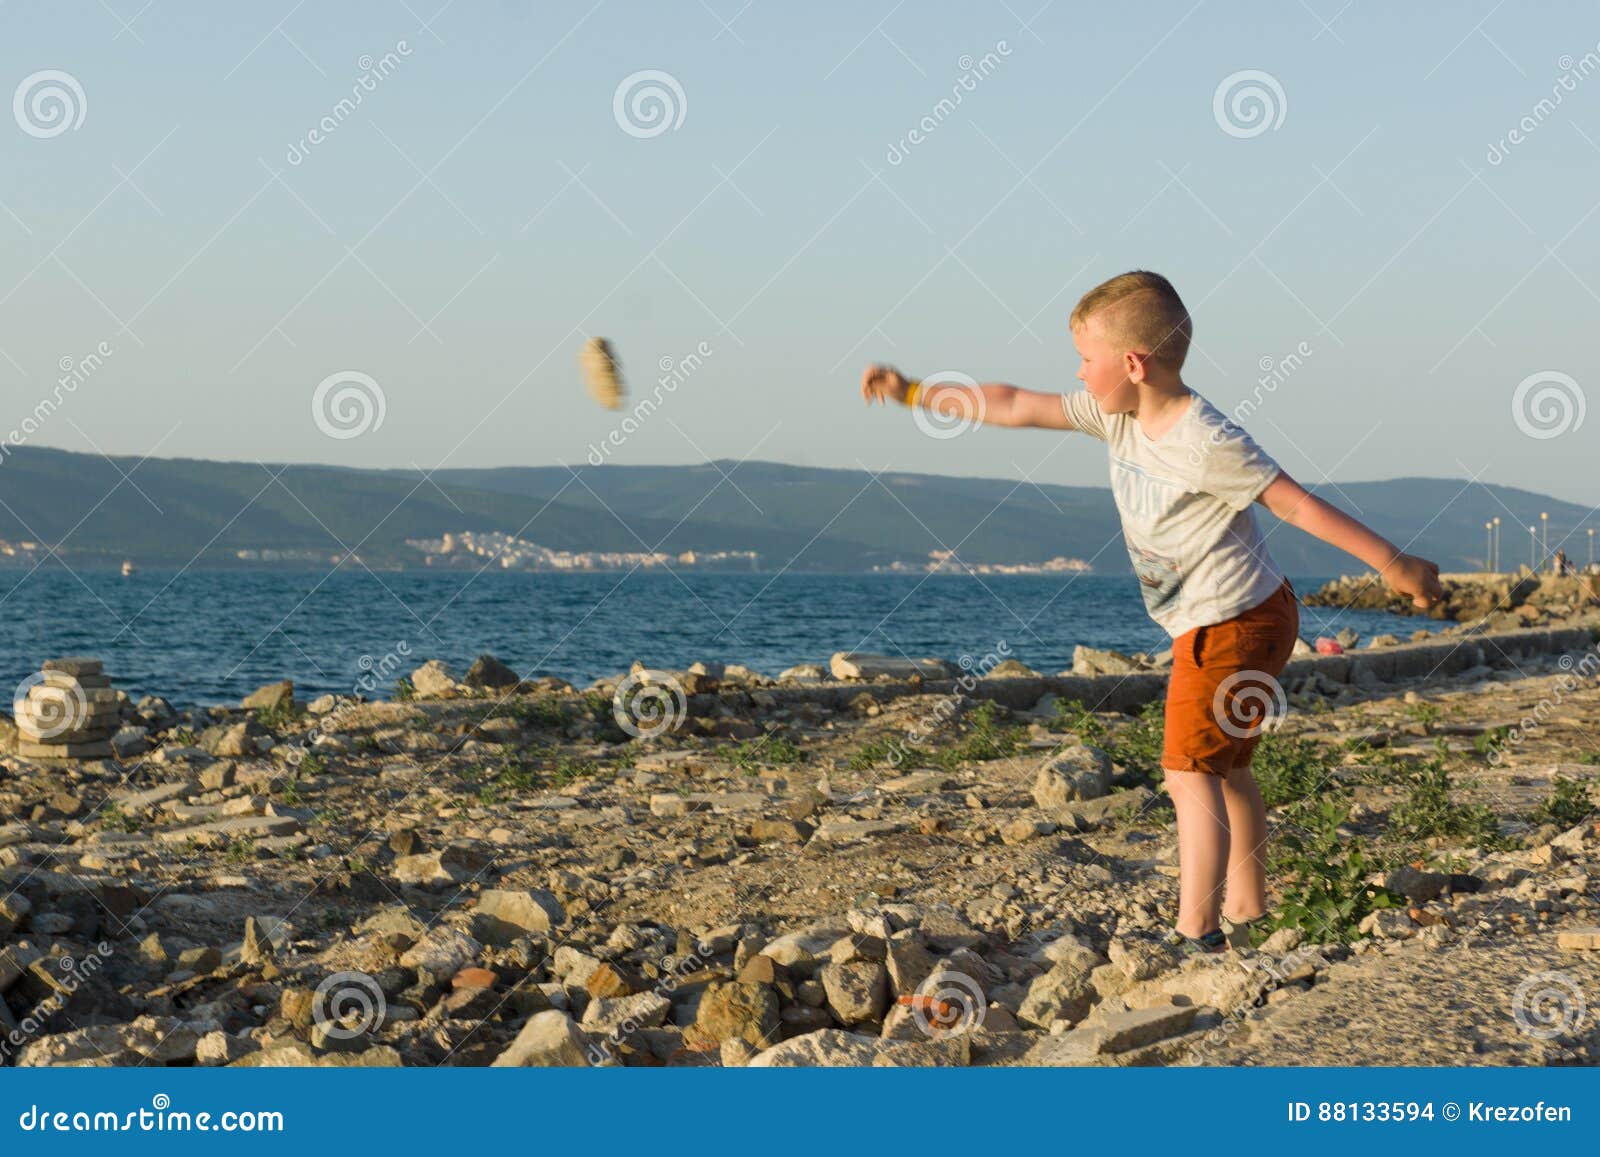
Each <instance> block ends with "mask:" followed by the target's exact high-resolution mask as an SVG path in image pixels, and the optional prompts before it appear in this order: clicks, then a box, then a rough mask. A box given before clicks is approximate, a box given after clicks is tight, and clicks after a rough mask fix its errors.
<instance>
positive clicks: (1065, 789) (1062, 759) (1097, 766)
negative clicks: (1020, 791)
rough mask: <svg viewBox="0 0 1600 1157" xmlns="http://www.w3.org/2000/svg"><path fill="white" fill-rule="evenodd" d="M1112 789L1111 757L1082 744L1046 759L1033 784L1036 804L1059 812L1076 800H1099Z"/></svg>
mask: <svg viewBox="0 0 1600 1157" xmlns="http://www.w3.org/2000/svg"><path fill="white" fill-rule="evenodd" d="M1110 788H1111V757H1110V756H1108V755H1107V754H1106V753H1105V752H1103V751H1101V750H1100V749H1099V748H1098V747H1090V746H1088V745H1087V744H1079V745H1077V746H1075V747H1069V748H1067V749H1066V750H1065V751H1062V752H1060V753H1059V754H1057V755H1053V756H1051V757H1050V758H1049V759H1047V760H1046V761H1045V762H1044V764H1043V766H1041V767H1040V768H1039V772H1038V775H1037V776H1035V777H1034V781H1033V800H1034V802H1035V803H1036V804H1038V805H1039V806H1040V807H1041V808H1046V809H1049V808H1059V807H1062V806H1064V805H1066V804H1069V803H1073V802H1075V801H1077V800H1091V799H1098V798H1100V797H1101V796H1103V795H1105V794H1106V792H1107V791H1109V790H1110Z"/></svg>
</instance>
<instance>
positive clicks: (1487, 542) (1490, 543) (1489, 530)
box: [1483, 522, 1494, 570]
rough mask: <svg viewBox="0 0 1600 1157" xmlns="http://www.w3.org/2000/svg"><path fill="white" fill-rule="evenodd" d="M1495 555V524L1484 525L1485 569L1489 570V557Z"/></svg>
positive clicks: (1487, 523)
mask: <svg viewBox="0 0 1600 1157" xmlns="http://www.w3.org/2000/svg"><path fill="white" fill-rule="evenodd" d="M1493 553H1494V523H1492V522H1486V523H1484V524H1483V569H1484V570H1488V569H1489V556H1490V555H1492V554H1493Z"/></svg>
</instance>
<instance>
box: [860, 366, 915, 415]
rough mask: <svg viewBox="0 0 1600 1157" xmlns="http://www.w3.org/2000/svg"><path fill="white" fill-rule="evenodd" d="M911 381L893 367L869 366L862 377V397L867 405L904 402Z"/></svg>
mask: <svg viewBox="0 0 1600 1157" xmlns="http://www.w3.org/2000/svg"><path fill="white" fill-rule="evenodd" d="M910 388H911V381H910V379H909V378H906V377H904V376H902V375H901V373H900V371H899V370H897V369H895V368H894V367H893V366H879V365H871V366H868V367H867V369H866V372H865V373H863V374H862V375H861V397H862V398H863V399H864V400H865V401H866V403H867V405H869V406H870V405H872V403H873V402H874V401H877V402H904V401H905V400H906V391H907V390H909V389H910Z"/></svg>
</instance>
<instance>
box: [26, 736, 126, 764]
mask: <svg viewBox="0 0 1600 1157" xmlns="http://www.w3.org/2000/svg"><path fill="white" fill-rule="evenodd" d="M17 754H18V755H20V756H22V757H23V758H24V759H110V758H111V757H112V756H113V755H115V754H116V751H115V750H114V749H113V748H112V746H111V743H110V742H109V741H108V740H104V739H97V740H93V741H90V742H87V743H75V742H70V741H66V742H63V741H61V740H53V741H51V742H49V743H35V742H32V741H30V740H27V739H18V740H17Z"/></svg>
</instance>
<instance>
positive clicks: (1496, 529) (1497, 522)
mask: <svg viewBox="0 0 1600 1157" xmlns="http://www.w3.org/2000/svg"><path fill="white" fill-rule="evenodd" d="M1494 572H1495V574H1499V573H1500V516H1499V515H1498V514H1497V515H1495V519H1494Z"/></svg>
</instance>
